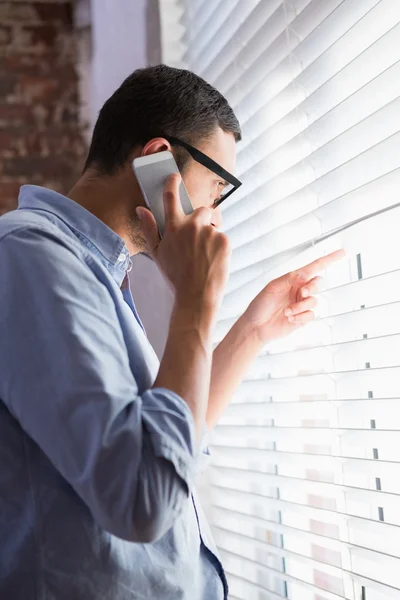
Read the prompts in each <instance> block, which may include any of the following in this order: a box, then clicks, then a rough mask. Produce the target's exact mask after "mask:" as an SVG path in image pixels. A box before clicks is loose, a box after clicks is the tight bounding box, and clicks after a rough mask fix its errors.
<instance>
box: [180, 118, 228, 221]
mask: <svg viewBox="0 0 400 600" xmlns="http://www.w3.org/2000/svg"><path fill="white" fill-rule="evenodd" d="M196 147H197V148H198V150H201V152H203V153H204V154H206V155H207V156H209V157H210V158H212V159H213V160H214V161H215V162H217V163H218V164H219V165H220V166H221V167H223V168H224V169H225V170H226V171H228V172H229V173H232V174H233V173H234V172H235V165H236V141H235V138H234V137H233V135H232V134H231V133H226V132H225V131H222V129H220V128H218V129H217V131H216V133H215V134H213V136H212V137H211V138H210V139H209V140H207V141H205V142H203V143H202V144H199V145H198V146H196ZM183 181H184V184H185V186H186V189H187V191H188V194H189V197H190V199H191V201H192V204H193V208H195V209H196V208H200V207H201V206H206V207H208V208H212V207H213V204H214V201H215V200H216V199H217V198H219V196H220V195H221V194H222V193H223V191H224V188H225V187H226V182H225V181H224V180H223V179H221V177H219V176H218V175H216V174H215V173H213V172H212V171H210V170H209V169H207V167H204V166H203V165H201V164H200V163H198V162H196V161H195V160H193V159H191V158H190V159H189V162H188V166H187V168H186V169H185V171H184V173H183ZM212 224H213V225H214V226H215V227H218V228H219V227H221V225H222V217H221V211H220V209H219V208H215V209H214V210H213V220H212Z"/></svg>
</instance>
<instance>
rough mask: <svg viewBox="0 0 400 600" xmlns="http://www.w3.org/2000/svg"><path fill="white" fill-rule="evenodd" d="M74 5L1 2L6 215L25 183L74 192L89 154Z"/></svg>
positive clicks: (0, 138)
mask: <svg viewBox="0 0 400 600" xmlns="http://www.w3.org/2000/svg"><path fill="white" fill-rule="evenodd" d="M76 50H77V46H76V39H75V35H74V32H73V27H72V3H70V2H57V1H54V2H51V1H44V2H33V1H21V0H19V1H17V0H8V1H3V0H0V214H2V213H4V212H6V211H7V210H10V209H12V208H14V207H15V206H16V203H17V197H18V190H19V187H20V185H21V184H23V183H34V184H36V185H44V186H46V187H50V188H52V189H55V190H57V191H59V192H61V193H63V192H64V193H65V192H66V191H68V188H69V187H70V186H71V184H72V183H73V182H74V180H75V179H76V177H77V176H78V175H79V173H80V172H81V169H82V166H83V160H84V155H85V148H84V143H83V141H82V135H81V131H80V127H79V123H78V112H79V111H78V107H79V103H78V97H77V96H78V93H77V91H78V82H77V75H76V68H75V65H76Z"/></svg>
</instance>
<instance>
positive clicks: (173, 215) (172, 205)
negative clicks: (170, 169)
mask: <svg viewBox="0 0 400 600" xmlns="http://www.w3.org/2000/svg"><path fill="white" fill-rule="evenodd" d="M181 181H182V178H181V176H180V174H179V173H172V175H169V177H167V179H166V181H165V184H164V192H163V200H164V215H165V225H166V226H168V225H170V224H171V223H173V222H174V221H177V220H179V219H181V218H182V217H183V216H184V212H183V208H182V203H181V199H180V196H179V186H180V184H181Z"/></svg>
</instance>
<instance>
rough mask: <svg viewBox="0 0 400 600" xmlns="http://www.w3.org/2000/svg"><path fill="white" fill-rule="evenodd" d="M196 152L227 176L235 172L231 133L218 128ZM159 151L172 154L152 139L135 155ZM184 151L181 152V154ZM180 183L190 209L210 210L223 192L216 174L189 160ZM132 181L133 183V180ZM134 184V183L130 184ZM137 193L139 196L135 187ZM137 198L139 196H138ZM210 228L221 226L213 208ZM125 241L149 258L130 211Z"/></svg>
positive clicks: (222, 183) (163, 142)
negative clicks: (209, 160)
mask: <svg viewBox="0 0 400 600" xmlns="http://www.w3.org/2000/svg"><path fill="white" fill-rule="evenodd" d="M196 147H197V149H198V150H200V151H201V152H203V153H204V154H206V155H207V156H208V157H209V158H212V159H213V160H214V161H215V162H216V163H218V164H219V165H220V166H221V167H223V168H224V169H225V170H226V171H228V172H229V173H232V174H233V173H234V172H235V165H236V141H235V138H234V136H233V135H232V134H231V133H226V132H224V131H222V129H220V128H218V129H217V130H216V132H215V133H214V134H213V135H212V136H211V137H210V138H209V139H208V140H207V141H204V142H203V143H201V144H198V145H197V146H196ZM163 150H170V151H172V152H174V148H173V147H171V145H170V144H169V143H168V142H167V141H166V140H165V139H164V138H155V139H153V140H151V141H150V142H148V144H146V146H145V147H144V148H143V149H141V150H140V152H139V153H138V154H137V155H136V154H135V155H133V156H132V158H134V157H135V156H144V155H147V154H154V153H155V152H161V151H163ZM183 152H185V151H183ZM127 172H128V173H129V186H130V187H132V177H133V175H132V169H131V167H130V163H129V168H127ZM182 177H183V181H184V184H185V186H186V189H187V191H188V194H189V197H190V200H191V202H192V205H193V208H195V209H196V208H200V207H201V206H206V207H208V208H213V205H214V202H215V200H217V199H218V198H219V197H220V195H221V194H222V193H223V191H224V187H225V186H226V182H225V181H223V180H222V179H221V177H219V176H218V175H216V174H215V173H213V172H212V171H210V170H209V169H207V167H204V166H203V165H201V164H200V163H198V162H196V161H195V160H193V159H192V158H191V157H189V159H188V163H187V166H186V167H185V169H184V172H183V175H182ZM135 182H136V180H135ZM133 185H135V184H133ZM136 187H137V193H138V194H140V192H139V188H138V186H137V183H136ZM140 195H141V194H140ZM212 215H213V218H212V225H214V226H215V227H217V228H220V227H221V225H222V217H221V211H220V208H215V209H214V210H213V212H212ZM128 227H129V231H128V236H127V237H128V238H129V240H130V245H131V247H132V248H134V251H135V253H136V252H142V253H144V254H147V255H149V251H148V247H147V242H146V239H145V237H144V235H143V232H142V230H141V225H140V223H139V220H138V219H137V217H136V213H135V211H134V207H133V211H132V214H131V215H130V218H129V219H128Z"/></svg>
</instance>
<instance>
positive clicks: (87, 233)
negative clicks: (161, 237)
mask: <svg viewBox="0 0 400 600" xmlns="http://www.w3.org/2000/svg"><path fill="white" fill-rule="evenodd" d="M18 209H29V210H44V211H46V212H48V213H51V214H53V215H55V216H56V217H58V218H59V219H61V220H62V221H63V222H64V223H65V225H67V226H68V227H69V228H70V229H71V230H72V232H73V233H74V234H75V236H76V237H77V238H78V239H79V241H80V242H81V243H82V244H83V245H85V246H86V247H87V248H88V249H89V250H90V251H91V252H92V253H93V254H95V255H96V256H97V258H99V259H100V260H101V262H102V263H103V264H104V266H105V267H106V268H107V269H108V270H109V271H110V273H111V275H112V276H113V277H114V279H115V281H116V282H117V283H118V285H119V286H121V284H122V281H123V279H124V277H125V275H126V272H127V270H129V269H130V264H131V262H130V256H129V251H128V249H127V247H126V245H125V243H124V241H123V240H122V239H121V238H120V237H119V235H117V234H116V233H115V231H113V230H112V229H110V228H109V227H108V226H107V225H106V224H105V223H103V221H101V220H100V219H98V218H97V217H96V216H95V215H94V214H92V213H91V212H89V211H88V210H86V208H84V207H83V206H81V205H80V204H77V203H76V202H74V201H73V200H71V199H70V198H67V197H66V196H63V195H62V194H59V193H58V192H54V191H53V190H49V189H46V188H42V187H39V186H36V185H24V186H22V187H21V191H20V194H19V199H18Z"/></svg>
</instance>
